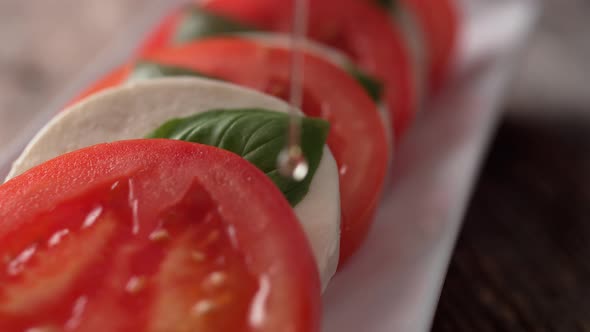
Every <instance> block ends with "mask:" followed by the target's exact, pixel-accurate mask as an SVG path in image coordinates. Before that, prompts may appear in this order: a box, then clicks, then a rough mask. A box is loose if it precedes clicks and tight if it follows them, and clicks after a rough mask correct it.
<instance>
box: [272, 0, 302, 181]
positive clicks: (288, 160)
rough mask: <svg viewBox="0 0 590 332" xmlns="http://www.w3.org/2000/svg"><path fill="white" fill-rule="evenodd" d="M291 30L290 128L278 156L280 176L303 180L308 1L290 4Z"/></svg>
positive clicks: (296, 1)
mask: <svg viewBox="0 0 590 332" xmlns="http://www.w3.org/2000/svg"><path fill="white" fill-rule="evenodd" d="M293 6H294V8H293V13H294V14H293V31H292V33H291V43H290V44H291V68H290V71H291V72H290V80H291V81H290V94H289V95H290V100H289V110H288V112H289V127H288V129H287V145H286V146H285V147H284V149H283V150H282V151H281V153H280V154H279V157H278V160H277V164H278V170H279V173H280V174H281V175H282V176H284V177H288V178H291V179H293V180H295V181H303V179H305V177H306V176H307V173H308V171H309V164H308V163H307V160H306V158H305V156H304V155H303V151H302V150H301V116H300V115H299V114H298V112H297V110H298V109H301V105H302V103H303V79H304V74H303V72H304V66H305V63H304V62H305V55H304V53H303V42H304V40H305V38H306V35H307V19H308V0H295V1H294V2H293Z"/></svg>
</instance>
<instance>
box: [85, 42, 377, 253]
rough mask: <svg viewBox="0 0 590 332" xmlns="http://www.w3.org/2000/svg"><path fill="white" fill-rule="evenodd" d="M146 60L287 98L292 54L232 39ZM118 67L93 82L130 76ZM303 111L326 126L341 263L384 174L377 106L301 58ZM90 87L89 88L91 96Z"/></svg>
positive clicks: (362, 228) (332, 70) (361, 235)
mask: <svg viewBox="0 0 590 332" xmlns="http://www.w3.org/2000/svg"><path fill="white" fill-rule="evenodd" d="M146 59H148V60H150V61H153V62H156V63H161V64H167V65H173V66H178V67H183V68H188V69H191V70H194V71H197V72H200V73H203V74H206V75H210V76H214V77H218V78H221V79H224V80H227V81H230V82H233V83H237V84H240V85H244V86H248V87H251V88H254V89H257V90H260V91H263V92H266V93H269V94H272V95H275V96H277V97H280V98H283V99H288V97H289V96H288V92H289V72H290V52H289V51H288V50H287V49H284V48H277V47H271V46H265V45H263V44H261V43H258V42H255V41H251V40H245V39H236V38H216V39H209V40H202V41H197V42H192V43H189V44H185V45H181V46H179V47H174V48H169V49H164V50H161V51H160V52H157V53H154V54H152V55H149V56H146ZM130 70H131V66H127V67H125V68H122V69H119V70H118V71H116V72H114V73H112V74H111V75H109V76H108V77H106V78H105V79H103V80H102V81H100V82H98V83H97V86H98V87H99V88H101V87H104V83H105V82H111V83H112V82H113V78H117V77H119V78H121V77H123V76H124V75H123V74H124V73H129V71H130ZM303 87H304V98H303V107H302V110H303V112H304V113H305V114H307V115H310V116H315V117H321V118H323V119H325V120H327V121H329V122H330V125H331V128H330V134H329V136H328V141H327V142H328V146H329V147H330V150H331V151H332V154H333V155H334V158H335V159H336V162H337V163H338V167H339V170H340V194H341V215H342V222H341V224H342V233H341V244H340V250H341V251H340V261H341V264H342V263H343V262H345V261H346V260H347V259H348V258H349V257H350V256H351V255H352V254H353V253H354V252H355V251H356V250H357V249H358V247H359V246H360V244H361V243H362V241H363V240H364V239H365V237H366V234H367V232H368V230H369V226H370V224H371V222H372V219H373V215H374V212H375V209H376V206H377V203H378V200H379V197H380V193H381V190H382V186H383V182H384V179H385V173H386V170H387V154H388V148H387V138H386V135H385V131H384V128H383V125H382V122H381V119H380V116H379V114H378V111H377V110H376V105H375V104H374V102H373V101H372V100H371V98H370V97H369V96H368V95H367V94H366V93H365V91H364V90H363V89H362V88H361V87H360V86H359V85H358V83H357V82H356V81H355V80H354V79H353V78H352V77H351V76H350V75H349V74H348V73H346V72H345V71H343V70H342V69H340V68H338V67H337V66H335V65H333V64H332V63H329V62H327V61H325V60H323V59H320V58H318V57H315V56H312V55H306V57H305V72H304V83H303ZM96 90H97V89H96V87H91V88H90V90H89V91H96Z"/></svg>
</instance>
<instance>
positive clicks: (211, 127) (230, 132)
mask: <svg viewBox="0 0 590 332" xmlns="http://www.w3.org/2000/svg"><path fill="white" fill-rule="evenodd" d="M288 126H289V115H288V114H286V113H279V112H274V111H268V110H263V109H231V110H212V111H208V112H204V113H199V114H195V115H193V116H189V117H186V118H178V119H172V120H170V121H168V122H166V123H164V124H163V125H162V126H160V127H159V128H157V129H156V130H155V131H153V132H152V133H151V134H149V135H148V136H147V137H148V138H169V139H178V140H183V141H189V142H195V143H201V144H206V145H212V146H216V147H219V148H221V149H225V150H228V151H231V152H234V153H236V154H238V155H240V156H242V157H243V158H244V159H246V160H248V161H249V162H251V163H252V164H254V165H255V166H256V167H258V168H259V169H260V170H262V171H263V172H264V173H266V174H267V175H268V176H269V177H270V179H271V180H272V181H273V182H274V183H275V184H276V185H277V187H279V189H280V190H281V191H282V192H283V194H284V195H285V197H286V198H287V200H288V201H289V203H291V205H292V206H295V205H297V203H299V202H300V201H301V200H302V199H303V198H304V197H305V195H306V194H307V192H308V191H309V186H310V184H311V180H312V179H313V176H314V174H315V172H316V170H317V168H318V166H319V164H320V161H321V159H322V153H323V149H324V144H325V143H326V139H327V136H328V131H329V127H330V125H329V124H328V122H326V121H324V120H321V119H316V118H306V117H303V118H302V119H301V126H302V132H301V149H302V151H303V153H304V155H305V158H306V159H307V162H308V164H309V171H308V174H307V176H306V177H305V179H303V181H301V182H297V181H294V180H292V179H288V178H285V177H283V176H281V175H280V174H279V172H278V170H277V158H278V156H279V153H280V152H281V151H282V149H283V148H284V147H285V145H286V143H287V135H286V133H287V128H288Z"/></svg>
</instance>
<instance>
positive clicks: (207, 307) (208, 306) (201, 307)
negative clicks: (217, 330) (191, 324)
mask: <svg viewBox="0 0 590 332" xmlns="http://www.w3.org/2000/svg"><path fill="white" fill-rule="evenodd" d="M213 309H215V303H214V302H213V301H211V300H201V301H199V302H197V303H195V305H194V306H193V308H192V309H191V313H192V314H193V315H195V316H201V315H205V314H208V313H210V312H211V311H213Z"/></svg>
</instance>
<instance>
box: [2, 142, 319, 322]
mask: <svg viewBox="0 0 590 332" xmlns="http://www.w3.org/2000/svg"><path fill="white" fill-rule="evenodd" d="M154 158H168V159H169V161H168V162H161V163H163V164H165V165H157V164H156V160H155V159H154ZM164 160H166V159H164ZM212 161H217V162H216V163H215V162H213V163H212ZM172 164H174V165H176V166H177V168H176V169H174V168H172V167H171V166H172ZM64 166H69V170H63V169H62V167H64ZM166 167H168V168H170V169H168V170H166V169H165V168H166ZM207 167H209V168H212V169H216V170H214V171H209V172H207V171H206V169H207ZM191 170H192V171H191ZM191 173H192V176H191ZM236 176H237V177H236ZM241 176H244V177H246V178H245V179H241ZM48 179H51V180H52V181H48ZM234 182H235V183H234ZM240 182H241V183H240ZM245 184H249V185H250V188H247V189H241V188H242V187H241V186H244V185H245ZM72 185H73V186H72ZM66 187H67V189H66ZM60 189H65V190H63V191H62V190H60ZM232 191H233V192H232ZM242 191H243V192H242ZM49 192H54V193H55V195H52V196H49V197H47V196H43V197H42V195H43V194H45V193H49ZM243 195H249V197H248V200H246V198H245V197H244V196H243ZM240 197H241V199H239V198H240ZM232 198H233V199H232ZM37 199H41V200H42V201H40V202H39V204H37V205H29V206H26V205H24V204H26V203H28V202H32V201H33V200H37ZM0 202H2V205H0V220H2V222H1V223H0V251H1V253H2V254H3V256H4V257H6V259H5V260H4V264H3V269H1V270H0V330H2V331H7V332H8V331H23V330H26V329H33V328H38V329H46V330H51V329H56V330H67V331H195V330H198V331H275V330H277V328H278V329H279V330H281V329H283V328H284V327H285V326H289V327H292V326H294V327H295V330H294V331H316V330H317V329H318V312H319V280H318V276H317V271H316V270H315V263H314V261H313V257H312V255H311V252H310V249H309V248H308V246H307V242H306V239H305V235H304V234H303V232H302V230H301V229H300V228H299V225H298V222H297V220H296V218H295V216H294V215H293V213H292V211H291V209H290V207H289V206H288V203H287V202H286V201H285V200H284V198H283V197H282V195H281V194H280V192H278V190H277V189H276V188H275V187H274V185H273V184H272V183H271V182H270V181H269V180H268V179H266V177H265V175H264V174H262V173H261V172H259V171H258V170H257V169H256V168H255V167H254V166H251V165H249V164H248V163H247V162H246V161H245V160H242V159H241V158H239V157H237V156H234V155H232V154H230V153H229V152H225V151H222V150H219V149H216V148H212V147H204V146H201V145H197V144H191V143H186V142H179V141H168V140H138V141H129V142H118V143H114V144H104V145H99V146H96V147H91V148H88V149H83V150H80V151H77V152H73V153H71V154H67V155H64V156H62V157H58V158H57V159H55V160H52V161H49V162H47V163H45V164H42V165H40V166H38V167H36V168H34V169H32V170H31V171H28V172H26V173H25V174H23V175H21V176H19V177H17V178H15V179H13V180H11V181H9V182H7V183H6V184H5V185H3V186H1V187H0ZM248 204H250V206H251V207H254V208H256V207H258V208H262V209H261V210H257V211H256V212H254V211H250V212H248V211H245V212H241V214H242V217H239V213H238V211H237V210H236V208H238V209H241V210H248V208H247V206H248ZM270 204H273V205H274V206H271V205H270ZM240 205H241V207H239V206H240ZM17 206H18V207H19V208H18V209H16V211H15V212H17V214H16V215H11V210H10V208H11V207H17ZM265 207H266V208H265ZM19 211H20V212H22V213H18V212H19ZM252 218H256V219H252ZM250 227H254V228H255V229H253V230H252V229H250ZM262 246H264V248H262ZM271 248H272V249H271ZM269 249H271V251H272V254H269V253H268V252H264V251H263V250H267V251H268V250H269ZM299 269H303V270H304V272H297V270H299ZM293 273H295V275H293ZM261 293H262V295H260V294H261ZM261 296H262V300H257V299H258V298H260V297H261ZM257 301H258V302H257ZM271 304H280V305H278V306H275V307H271V306H270V305H271ZM228 317H231V319H228Z"/></svg>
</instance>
